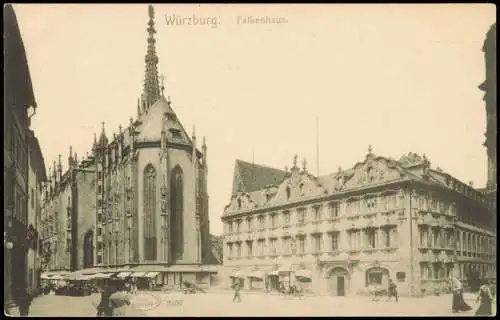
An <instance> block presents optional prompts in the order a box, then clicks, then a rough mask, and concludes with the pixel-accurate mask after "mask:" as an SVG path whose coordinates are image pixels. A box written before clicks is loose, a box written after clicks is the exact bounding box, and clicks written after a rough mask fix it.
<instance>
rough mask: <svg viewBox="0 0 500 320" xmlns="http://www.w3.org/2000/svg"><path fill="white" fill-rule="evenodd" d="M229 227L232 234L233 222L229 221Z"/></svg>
mask: <svg viewBox="0 0 500 320" xmlns="http://www.w3.org/2000/svg"><path fill="white" fill-rule="evenodd" d="M227 227H228V230H229V233H232V232H233V222H232V221H229V222H228V223H227Z"/></svg>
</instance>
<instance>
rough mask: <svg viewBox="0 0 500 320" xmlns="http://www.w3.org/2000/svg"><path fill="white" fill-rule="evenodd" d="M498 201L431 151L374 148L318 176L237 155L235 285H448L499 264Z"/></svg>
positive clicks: (231, 229)
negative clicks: (381, 152) (390, 152)
mask: <svg viewBox="0 0 500 320" xmlns="http://www.w3.org/2000/svg"><path fill="white" fill-rule="evenodd" d="M494 214H495V212H494V207H493V203H492V202H491V201H489V200H488V199H487V198H486V196H485V195H483V194H482V193H481V192H479V191H477V190H475V189H474V188H472V187H471V186H470V185H467V184H464V183H462V182H460V181H458V180H457V179H455V178H453V177H452V176H450V175H449V174H447V173H445V172H443V171H442V170H441V169H439V168H436V169H432V168H431V167H430V162H429V161H428V160H427V159H426V157H425V156H423V157H421V156H419V155H416V154H414V153H410V154H408V155H405V156H403V157H401V159H400V160H393V159H390V158H386V157H380V156H375V155H374V154H373V153H372V151H371V148H370V150H369V152H368V154H367V155H366V158H365V159H364V160H363V161H362V162H359V163H357V164H355V165H354V167H353V168H351V169H349V170H342V169H341V168H339V170H338V172H336V173H333V174H329V175H325V176H321V177H315V176H313V175H312V174H310V173H309V172H308V171H307V168H306V163H305V161H304V164H303V168H302V169H301V168H299V167H298V165H297V159H296V158H295V160H294V164H293V167H292V168H291V170H290V171H288V170H287V169H286V170H285V171H282V170H277V169H272V168H268V167H264V166H259V165H254V164H250V163H246V162H243V161H240V160H237V161H236V166H235V172H234V182H233V195H232V197H231V201H230V203H229V204H228V205H227V207H226V208H225V211H224V214H223V216H222V221H223V223H224V254H223V257H224V264H223V265H224V268H223V272H222V273H223V274H221V276H222V277H223V279H225V284H226V285H227V286H229V285H230V284H231V283H232V282H233V281H234V279H238V278H240V279H242V280H241V281H243V284H244V287H245V288H246V289H250V290H265V289H267V290H277V289H278V288H279V286H280V285H281V284H283V285H284V286H285V287H287V286H288V284H290V283H292V284H294V283H297V284H298V285H300V286H301V287H302V288H304V290H306V291H311V292H314V293H316V294H325V295H337V296H343V295H353V294H364V293H368V291H369V290H368V287H369V286H370V285H374V284H379V285H387V281H388V279H389V278H392V279H393V280H394V281H395V282H396V284H397V285H398V290H399V292H400V294H403V295H407V294H420V293H421V292H423V290H425V292H427V293H434V292H435V290H446V288H447V287H448V281H449V279H450V278H451V277H452V276H453V275H455V276H457V277H459V278H461V279H462V280H464V281H467V280H468V278H469V277H470V275H471V273H472V272H477V273H479V275H480V276H481V275H482V276H484V275H485V274H486V273H487V272H488V271H495V270H496V230H494V229H493V228H496V226H493V225H492V223H491V221H493V216H494Z"/></svg>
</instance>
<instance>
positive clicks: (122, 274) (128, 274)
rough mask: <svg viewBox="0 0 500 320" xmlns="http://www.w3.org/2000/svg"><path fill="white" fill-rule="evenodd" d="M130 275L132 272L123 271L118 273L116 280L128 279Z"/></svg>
mask: <svg viewBox="0 0 500 320" xmlns="http://www.w3.org/2000/svg"><path fill="white" fill-rule="evenodd" d="M131 274H132V272H127V271H124V272H120V273H119V274H118V275H117V277H118V278H122V279H123V278H127V277H130V275H131Z"/></svg>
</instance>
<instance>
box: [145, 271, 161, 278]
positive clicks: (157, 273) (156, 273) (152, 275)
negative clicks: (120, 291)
mask: <svg viewBox="0 0 500 320" xmlns="http://www.w3.org/2000/svg"><path fill="white" fill-rule="evenodd" d="M159 274H160V273H159V272H158V271H156V272H148V273H146V274H145V275H144V277H145V278H156V276H157V275H159Z"/></svg>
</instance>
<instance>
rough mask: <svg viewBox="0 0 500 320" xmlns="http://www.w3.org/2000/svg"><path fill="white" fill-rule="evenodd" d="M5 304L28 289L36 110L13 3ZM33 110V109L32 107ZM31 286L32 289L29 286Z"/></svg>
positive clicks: (7, 33)
mask: <svg viewBox="0 0 500 320" xmlns="http://www.w3.org/2000/svg"><path fill="white" fill-rule="evenodd" d="M3 14H4V16H3V17H4V75H5V76H4V107H3V119H4V120H3V121H4V122H3V124H4V183H3V192H4V198H3V199H4V279H5V281H4V306H5V305H8V304H10V303H11V302H12V300H13V299H12V298H13V289H14V288H27V282H26V280H27V277H28V268H27V255H28V252H29V251H30V250H33V246H34V243H33V241H30V239H28V237H27V235H28V234H27V231H28V178H29V155H28V148H29V145H28V139H29V138H28V132H29V127H30V117H31V116H33V114H34V113H33V112H34V109H36V101H35V97H34V93H33V88H32V84H31V76H30V71H29V67H28V62H27V58H26V52H25V48H24V44H23V39H22V37H21V32H20V30H19V25H18V22H17V18H16V14H15V12H14V9H13V8H12V5H10V4H8V5H5V7H4V12H3ZM30 109H33V110H30ZM28 289H29V288H28Z"/></svg>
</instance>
